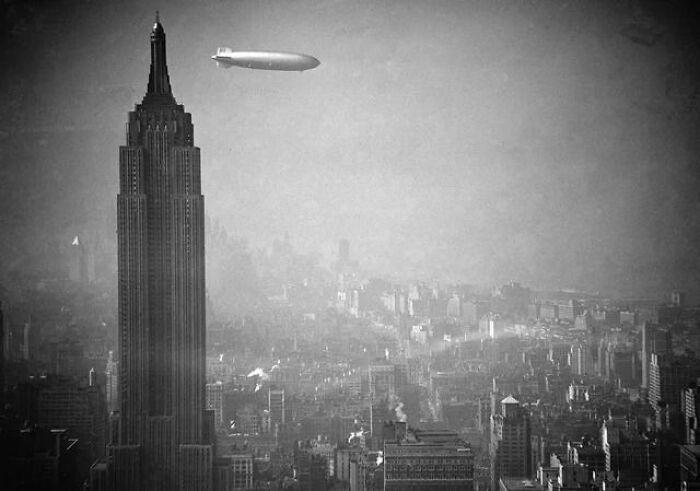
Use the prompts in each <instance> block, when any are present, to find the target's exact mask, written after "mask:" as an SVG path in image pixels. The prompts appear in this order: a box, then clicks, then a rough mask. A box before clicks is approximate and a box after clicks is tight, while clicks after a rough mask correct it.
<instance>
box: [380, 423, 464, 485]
mask: <svg viewBox="0 0 700 491" xmlns="http://www.w3.org/2000/svg"><path fill="white" fill-rule="evenodd" d="M394 427H395V429H396V435H395V438H391V439H386V440H385V442H384V489H385V490H386V491H389V490H391V491H406V490H414V491H419V490H440V491H443V490H444V491H448V490H455V491H456V490H467V491H469V490H472V489H474V455H473V454H472V450H471V447H470V446H469V445H468V444H467V443H466V442H465V441H463V440H461V439H459V438H458V437H457V434H456V433H453V432H451V431H437V432H431V431H420V430H412V429H410V428H407V426H406V424H405V423H400V422H397V423H394Z"/></svg>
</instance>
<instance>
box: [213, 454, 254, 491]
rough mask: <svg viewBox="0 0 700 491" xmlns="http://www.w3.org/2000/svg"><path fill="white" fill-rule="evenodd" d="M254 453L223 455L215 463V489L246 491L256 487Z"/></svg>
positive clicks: (217, 490) (215, 490)
mask: <svg viewBox="0 0 700 491" xmlns="http://www.w3.org/2000/svg"><path fill="white" fill-rule="evenodd" d="M253 466H254V458H253V454H252V453H240V454H232V455H222V456H221V457H218V458H217V459H216V461H215V463H214V491H244V490H247V489H252V488H253V487H254V473H253V470H254V467H253Z"/></svg>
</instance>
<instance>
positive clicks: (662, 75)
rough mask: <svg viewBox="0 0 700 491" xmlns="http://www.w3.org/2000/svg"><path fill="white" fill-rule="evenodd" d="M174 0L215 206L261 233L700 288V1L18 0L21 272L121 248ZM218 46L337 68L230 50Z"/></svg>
mask: <svg viewBox="0 0 700 491" xmlns="http://www.w3.org/2000/svg"><path fill="white" fill-rule="evenodd" d="M76 6H79V8H76ZM157 8H159V9H160V11H161V18H162V19H163V22H164V23H165V24H166V26H167V32H168V41H169V45H170V47H171V51H170V55H169V58H168V64H169V67H170V75H171V78H172V80H173V94H174V96H175V98H176V99H177V100H178V102H182V103H184V104H185V105H186V107H187V109H188V111H191V112H192V114H194V115H196V117H195V120H194V123H195V137H196V139H197V144H198V146H199V147H200V148H201V149H202V181H203V184H202V189H203V192H204V194H205V196H206V202H207V215H208V216H209V217H210V219H211V220H213V221H216V222H218V223H219V224H220V225H221V226H223V227H225V228H226V230H227V231H228V233H229V234H230V235H235V236H238V237H241V238H244V239H246V240H247V241H248V243H249V244H250V247H251V248H252V249H255V248H260V247H269V245H270V243H271V242H272V241H273V240H274V239H281V238H282V237H283V236H284V234H285V233H287V234H289V237H290V240H291V243H292V244H293V245H294V247H295V248H296V249H297V250H299V251H302V252H305V253H314V254H318V255H319V256H320V258H321V262H322V263H325V264H329V263H330V262H331V261H332V260H333V259H334V255H335V254H336V247H337V242H338V239H340V238H349V239H350V241H351V247H352V255H353V257H354V258H356V259H359V260H360V263H361V264H360V265H361V267H362V268H363V270H364V271H367V272H370V273H372V272H373V273H376V274H377V275H388V276H391V277H396V278H424V279H440V280H442V281H455V282H456V281H464V282H471V283H479V284H499V283H502V282H505V281H510V280H517V281H521V282H523V283H526V284H529V285H534V286H538V287H542V288H562V287H568V288H579V289H585V290H589V291H604V292H613V293H616V294H622V295H648V296H653V297H655V298H659V297H660V296H662V295H665V292H668V291H670V290H672V289H681V290H684V291H687V292H688V294H689V295H690V296H691V298H692V297H694V295H695V294H696V292H697V287H698V275H697V271H698V263H697V261H698V259H697V258H698V257H699V255H698V252H699V251H698V244H697V237H698V236H699V234H700V221H698V216H700V214H699V213H698V194H697V189H698V184H699V182H698V177H699V176H698V159H697V155H698V153H697V152H698V145H699V144H700V139H698V137H697V136H698V135H697V127H698V84H697V82H698V77H697V75H698V73H697V70H698V59H697V57H698V54H697V53H698V52H699V51H698V49H697V43H696V41H694V40H693V36H692V32H693V28H694V27H696V24H694V23H693V20H692V18H693V16H692V15H690V14H692V12H693V7H692V3H691V2H667V3H663V4H657V3H654V2H607V1H605V2H603V1H600V2H555V1H528V2H505V1H496V2H486V1H483V2H478V1H464V2H415V1H411V2H405V1H388V2H381V3H379V2H350V1H335V2H330V1H314V0H304V1H298V2H283V1H278V2H275V1H240V2H238V1H237V2H223V1H222V2H174V3H168V4H167V5H164V4H160V3H158V2H129V1H127V2H85V3H82V2H58V3H43V2H29V3H26V2H10V3H8V4H7V6H6V7H5V17H4V22H5V26H6V27H7V29H3V31H4V32H5V34H4V36H5V40H4V42H3V47H2V51H1V52H2V60H3V64H4V65H5V66H7V67H11V69H8V70H3V73H2V75H0V84H1V85H0V87H2V94H3V96H4V99H5V100H4V103H3V104H2V108H1V109H0V111H1V114H2V121H3V123H2V127H1V128H0V131H1V133H0V138H1V140H0V152H2V153H1V154H0V155H1V157H0V158H2V170H1V172H2V179H1V180H0V181H1V182H2V184H0V186H2V189H1V192H0V195H1V196H2V198H0V199H2V210H3V211H2V212H1V217H2V226H3V239H2V246H1V247H2V249H1V252H2V256H3V261H2V266H3V269H4V273H7V272H8V271H11V270H12V269H13V268H17V267H19V265H20V264H25V263H28V262H29V263H31V262H32V259H31V258H32V257H34V256H36V255H37V254H39V252H40V251H42V250H44V249H45V244H46V243H61V244H63V243H66V244H67V243H70V241H71V239H72V238H73V237H74V236H75V235H79V234H83V235H85V236H91V237H97V239H94V238H93V239H91V240H92V241H93V242H94V241H95V240H98V241H99V242H101V243H102V244H103V246H104V247H108V248H110V247H111V248H113V247H114V242H115V235H114V230H115V215H116V212H115V201H114V199H113V196H114V195H115V193H116V189H117V186H116V182H117V159H118V152H117V150H116V149H117V148H118V146H119V145H120V144H122V140H123V133H124V129H123V115H124V113H125V112H126V111H128V110H130V109H132V108H133V104H134V102H135V101H137V100H138V99H139V98H140V97H141V94H142V93H143V90H144V83H145V82H144V80H145V78H144V77H145V76H146V75H147V73H145V69H146V67H147V64H148V57H149V53H148V50H147V49H146V47H145V44H144V38H145V36H144V33H145V32H148V29H149V26H150V24H151V23H152V16H153V12H154V11H155V10H156V9H157ZM693 43H696V44H693ZM218 46H229V47H232V48H239V49H280V50H292V51H299V52H304V53H310V54H313V55H314V56H316V57H317V58H318V59H319V60H321V65H320V66H319V67H318V68H317V69H315V70H312V71H309V72H305V73H294V72H292V73H280V72H261V71H252V70H244V69H232V70H226V71H224V70H217V68H216V66H215V65H214V63H213V62H212V61H211V60H210V56H211V55H212V54H213V53H214V52H215V50H216V48H217V47H218ZM36 135H39V140H38V144H36V143H35V136H36ZM209 274H210V275H214V274H215V273H212V272H210V273H209Z"/></svg>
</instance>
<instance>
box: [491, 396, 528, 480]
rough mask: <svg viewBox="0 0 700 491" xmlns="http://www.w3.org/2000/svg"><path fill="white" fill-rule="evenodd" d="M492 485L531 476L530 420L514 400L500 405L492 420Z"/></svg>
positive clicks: (511, 398) (510, 397)
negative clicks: (509, 479) (501, 481)
mask: <svg viewBox="0 0 700 491" xmlns="http://www.w3.org/2000/svg"><path fill="white" fill-rule="evenodd" d="M490 450H491V481H492V485H493V488H494V489H495V488H496V487H498V483H499V480H500V479H501V478H503V477H512V478H528V477H531V475H532V459H531V449H530V416H529V414H528V413H527V411H526V410H525V408H524V407H522V406H521V405H520V402H519V401H518V400H517V399H515V398H514V397H513V396H508V397H506V398H505V399H503V400H502V401H501V413H500V414H494V415H492V416H491V446H490Z"/></svg>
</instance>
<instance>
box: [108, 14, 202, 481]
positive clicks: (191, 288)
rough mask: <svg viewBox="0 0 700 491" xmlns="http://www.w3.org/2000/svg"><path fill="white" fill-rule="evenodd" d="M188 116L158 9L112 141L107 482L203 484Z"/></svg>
mask: <svg viewBox="0 0 700 491" xmlns="http://www.w3.org/2000/svg"><path fill="white" fill-rule="evenodd" d="M200 184H201V182H200V162H199V148H197V147H195V146H194V128H193V125H192V117H191V115H190V114H189V113H186V112H185V109H184V107H183V106H182V105H179V104H177V103H176V102H175V98H174V97H173V95H172V90H171V87H170V78H169V76H168V67H167V64H166V57H165V31H164V30H163V26H162V25H161V24H160V22H159V19H158V17H157V16H156V21H155V23H154V25H153V30H152V32H151V66H150V74H149V77H148V89H147V92H146V95H145V96H144V98H143V100H142V102H141V103H140V104H137V105H136V107H135V110H133V111H131V112H129V118H128V122H127V124H126V145H124V146H122V147H121V148H120V149H119V195H118V197H117V214H118V228H117V235H118V256H119V323H118V325H119V362H120V367H119V429H118V432H117V433H118V441H114V442H112V444H111V445H110V446H109V459H108V476H109V477H108V479H109V480H110V486H111V488H112V489H128V490H129V491H135V490H138V489H143V490H145V489H148V490H151V489H153V490H158V489H161V490H168V491H170V490H176V489H181V490H185V489H210V488H211V485H212V484H211V479H212V474H211V472H212V460H213V455H212V446H211V443H212V438H211V434H212V430H211V428H212V426H213V418H212V417H211V416H212V415H211V414H210V412H208V411H205V409H204V408H205V382H206V380H205V369H206V366H205V311H204V307H205V290H204V197H203V196H202V194H201V186H200Z"/></svg>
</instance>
